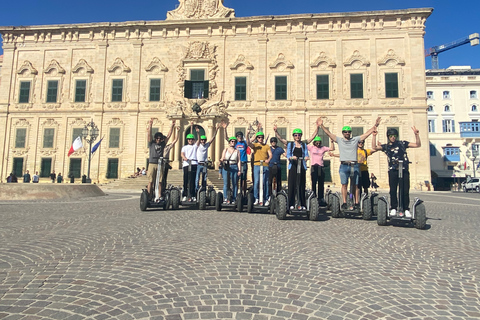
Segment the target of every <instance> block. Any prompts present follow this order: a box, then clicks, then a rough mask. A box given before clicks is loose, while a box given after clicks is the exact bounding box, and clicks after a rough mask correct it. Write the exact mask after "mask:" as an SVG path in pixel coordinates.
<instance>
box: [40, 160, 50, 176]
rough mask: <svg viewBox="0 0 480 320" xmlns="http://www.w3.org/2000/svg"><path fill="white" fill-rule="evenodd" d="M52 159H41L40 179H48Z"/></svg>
mask: <svg viewBox="0 0 480 320" xmlns="http://www.w3.org/2000/svg"><path fill="white" fill-rule="evenodd" d="M51 170H52V158H42V159H41V160H40V177H42V178H46V177H50V173H51V172H52V171H51Z"/></svg>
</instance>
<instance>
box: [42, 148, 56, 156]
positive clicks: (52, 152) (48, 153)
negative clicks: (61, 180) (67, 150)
mask: <svg viewBox="0 0 480 320" xmlns="http://www.w3.org/2000/svg"><path fill="white" fill-rule="evenodd" d="M56 153H57V149H56V148H55V149H40V154H42V155H43V156H53V155H55V154H56Z"/></svg>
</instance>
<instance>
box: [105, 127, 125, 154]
mask: <svg viewBox="0 0 480 320" xmlns="http://www.w3.org/2000/svg"><path fill="white" fill-rule="evenodd" d="M104 128H105V131H104V132H105V138H106V141H107V145H106V150H105V152H106V154H107V156H108V157H114V158H115V157H119V156H120V155H121V154H122V153H123V151H124V149H125V148H124V137H125V134H126V132H127V131H126V126H125V122H124V121H122V119H121V118H112V119H111V120H110V121H108V122H107V123H106V125H105V126H104ZM111 128H120V137H119V141H118V148H116V147H113V148H110V129H111Z"/></svg>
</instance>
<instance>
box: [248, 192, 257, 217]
mask: <svg viewBox="0 0 480 320" xmlns="http://www.w3.org/2000/svg"><path fill="white" fill-rule="evenodd" d="M247 197H248V199H247V212H248V213H252V212H253V204H254V203H255V198H254V196H253V193H251V192H250V193H249V194H248V195H247Z"/></svg>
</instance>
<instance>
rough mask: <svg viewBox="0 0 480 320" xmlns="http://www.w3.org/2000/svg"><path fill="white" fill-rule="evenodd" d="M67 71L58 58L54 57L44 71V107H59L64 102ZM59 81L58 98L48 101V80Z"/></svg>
mask: <svg viewBox="0 0 480 320" xmlns="http://www.w3.org/2000/svg"><path fill="white" fill-rule="evenodd" d="M65 74H66V71H65V69H63V68H62V67H61V66H60V64H59V63H58V61H57V60H55V59H53V60H52V61H51V62H50V63H49V65H48V66H47V67H46V68H45V69H44V71H43V85H42V86H43V90H42V97H41V101H42V104H43V105H44V107H48V108H52V107H55V108H58V107H60V105H61V104H62V100H63V99H62V97H63V90H62V88H63V85H64V78H65ZM49 81H57V82H58V83H57V98H56V101H55V102H47V94H48V82H49Z"/></svg>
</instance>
